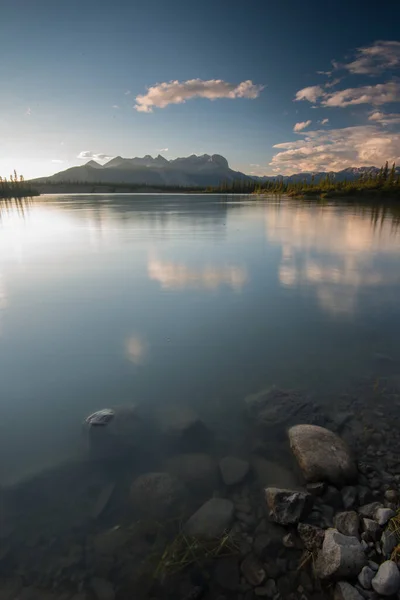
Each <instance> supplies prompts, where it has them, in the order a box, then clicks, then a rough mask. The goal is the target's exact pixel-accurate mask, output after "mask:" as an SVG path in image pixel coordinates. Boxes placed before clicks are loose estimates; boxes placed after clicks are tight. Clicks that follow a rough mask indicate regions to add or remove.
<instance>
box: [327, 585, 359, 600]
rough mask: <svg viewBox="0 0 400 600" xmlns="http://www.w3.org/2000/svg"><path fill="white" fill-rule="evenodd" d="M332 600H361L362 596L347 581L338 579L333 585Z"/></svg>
mask: <svg viewBox="0 0 400 600" xmlns="http://www.w3.org/2000/svg"><path fill="white" fill-rule="evenodd" d="M333 598H334V600H363V596H361V594H360V593H359V592H358V591H357V590H356V588H355V587H353V586H352V585H350V584H349V583H347V581H339V583H337V584H336V586H335V593H334V596H333Z"/></svg>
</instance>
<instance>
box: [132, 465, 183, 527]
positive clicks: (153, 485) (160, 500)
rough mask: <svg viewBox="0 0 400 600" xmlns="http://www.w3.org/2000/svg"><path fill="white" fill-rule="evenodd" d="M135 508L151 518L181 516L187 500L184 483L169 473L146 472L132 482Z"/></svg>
mask: <svg viewBox="0 0 400 600" xmlns="http://www.w3.org/2000/svg"><path fill="white" fill-rule="evenodd" d="M130 497H131V503H132V506H133V508H134V509H135V510H136V511H137V512H138V513H139V514H141V515H146V516H148V517H151V518H155V519H158V518H167V517H177V516H179V515H180V514H181V513H182V511H183V509H184V507H185V502H186V488H185V486H184V484H183V483H182V482H181V481H179V480H178V479H177V478H176V477H174V476H173V475H170V474H169V473H146V474H145V475H140V476H139V477H138V478H137V479H135V481H134V482H133V483H132V486H131V490H130Z"/></svg>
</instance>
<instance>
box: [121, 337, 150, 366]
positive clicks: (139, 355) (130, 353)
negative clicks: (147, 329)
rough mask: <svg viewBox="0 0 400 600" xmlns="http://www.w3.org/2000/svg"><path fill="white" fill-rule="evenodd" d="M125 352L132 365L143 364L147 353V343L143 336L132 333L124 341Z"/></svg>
mask: <svg viewBox="0 0 400 600" xmlns="http://www.w3.org/2000/svg"><path fill="white" fill-rule="evenodd" d="M125 354H126V357H127V359H128V360H130V362H132V363H133V364H134V365H143V364H144V363H145V362H146V360H147V357H148V354H149V343H148V342H147V340H146V339H144V338H143V337H141V336H139V335H137V334H133V335H131V336H130V337H129V338H128V339H127V340H126V342H125Z"/></svg>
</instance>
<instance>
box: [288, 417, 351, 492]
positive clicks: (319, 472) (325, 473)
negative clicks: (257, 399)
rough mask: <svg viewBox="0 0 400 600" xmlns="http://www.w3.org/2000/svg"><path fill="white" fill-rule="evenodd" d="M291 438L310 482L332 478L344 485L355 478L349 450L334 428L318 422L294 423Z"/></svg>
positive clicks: (292, 445) (300, 463) (331, 480)
mask: <svg viewBox="0 0 400 600" xmlns="http://www.w3.org/2000/svg"><path fill="white" fill-rule="evenodd" d="M289 441H290V447H291V449H292V451H293V453H294V455H295V457H296V458H297V461H298V463H299V466H300V468H301V470H302V472H303V475H304V477H305V478H306V480H307V481H309V482H317V481H330V482H331V483H333V484H334V485H338V486H341V485H343V484H345V483H347V482H351V481H352V480H354V479H356V477H357V469H356V464H355V462H354V459H353V456H352V454H351V452H350V449H349V448H348V446H347V444H345V442H344V441H343V440H341V439H340V438H339V437H338V436H337V435H336V434H334V433H333V432H332V431H329V430H328V429H324V428H323V427H318V426H316V425H295V426H294V427H292V428H291V429H289Z"/></svg>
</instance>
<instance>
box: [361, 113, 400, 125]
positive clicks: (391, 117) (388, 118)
mask: <svg viewBox="0 0 400 600" xmlns="http://www.w3.org/2000/svg"><path fill="white" fill-rule="evenodd" d="M368 120H369V121H373V122H374V123H380V124H381V125H384V126H386V125H399V124H400V113H383V112H379V111H375V112H373V113H371V114H370V116H369V117H368Z"/></svg>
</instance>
